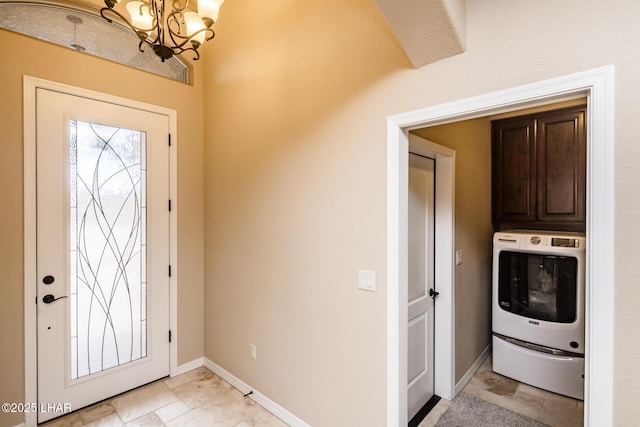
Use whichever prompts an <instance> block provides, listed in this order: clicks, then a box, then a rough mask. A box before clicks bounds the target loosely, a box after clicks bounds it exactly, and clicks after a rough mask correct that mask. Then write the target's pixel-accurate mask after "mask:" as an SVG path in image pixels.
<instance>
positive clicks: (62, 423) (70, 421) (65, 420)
mask: <svg viewBox="0 0 640 427" xmlns="http://www.w3.org/2000/svg"><path fill="white" fill-rule="evenodd" d="M83 425H84V423H83V422H82V419H81V418H80V415H79V414H78V413H77V412H76V413H73V414H69V415H65V416H63V417H59V418H56V419H54V420H51V421H49V422H46V423H44V424H41V427H81V426H83Z"/></svg>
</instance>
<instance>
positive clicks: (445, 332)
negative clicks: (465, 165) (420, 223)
mask: <svg viewBox="0 0 640 427" xmlns="http://www.w3.org/2000/svg"><path fill="white" fill-rule="evenodd" d="M613 73H614V70H613V66H608V67H603V68H599V69H595V70H589V71H585V72H581V73H577V74H573V75H569V76H564V77H559V78H555V79H551V80H546V81H542V82H538V83H533V84H529V85H524V86H520V87H516V88H512V89H508V90H504V91H500V92H495V93H491V94H487V95H482V96H478V97H474V98H470V99H466V100H462V101H456V102H452V103H448V104H444V105H439V106H435V107H429V108H425V109H422V110H417V111H412V112H409V113H405V114H400V115H397V116H392V117H390V118H389V119H388V121H387V123H388V132H387V135H388V136H387V272H388V278H387V286H388V290H387V424H388V425H407V397H406V392H405V391H403V389H404V387H406V379H407V366H406V351H407V336H406V332H404V331H403V329H405V328H404V325H405V323H404V322H406V319H407V312H406V306H405V307H403V305H405V304H404V301H406V289H407V266H406V265H407V263H406V256H407V255H406V249H405V248H406V245H407V231H406V230H407V227H406V221H407V219H406V217H407V199H406V198H407V196H406V193H407V183H406V179H405V178H403V177H406V175H407V164H408V152H409V144H410V139H409V138H410V136H409V131H411V130H413V129H418V128H424V127H429V126H435V125H441V124H447V123H453V122H457V121H461V120H467V119H473V118H479V117H484V116H489V115H495V114H500V113H506V112H509V111H514V110H520V109H523V108H528V107H535V106H540V105H546V104H551V103H555V102H559V101H562V100H568V99H573V98H578V97H585V98H586V99H587V104H588V105H587V108H588V125H587V126H588V130H587V135H588V141H587V147H588V153H587V158H588V164H587V227H586V234H587V236H588V239H589V242H590V244H589V247H588V248H587V257H586V260H587V261H586V264H587V265H586V288H587V289H586V309H585V311H586V317H587V321H586V357H585V413H584V421H585V425H611V424H612V421H613V400H612V390H613V382H612V377H613V352H612V349H613V293H612V292H611V290H610V288H609V286H606V285H605V284H610V283H612V282H613V279H614V267H613V266H614V264H613V240H614V234H613V233H614V215H613V205H614V203H613V202H614V165H613V125H614V123H613V96H614V95H613V93H614V91H613ZM449 216H450V222H451V224H450V225H448V226H449V227H451V230H452V233H451V236H450V237H451V238H450V239H449V240H445V241H441V240H439V239H436V241H437V246H440V245H442V244H444V245H447V246H449V248H448V249H447V250H446V251H443V252H446V253H445V254H444V255H445V256H446V257H447V259H449V260H451V259H452V258H453V239H452V237H453V225H452V222H453V211H451V212H450V213H449ZM439 227H440V225H439V224H438V223H437V224H436V233H437V232H438V228H439ZM437 252H438V247H437V248H436V253H437ZM438 265H439V264H438ZM443 291H445V292H448V293H449V297H448V298H445V301H441V302H440V303H441V304H442V302H445V304H442V305H443V306H444V307H449V308H450V310H449V312H448V313H447V315H448V318H447V319H446V322H445V323H444V324H438V327H437V328H436V331H435V342H436V348H435V390H436V394H439V395H440V396H442V397H444V398H446V399H452V398H453V397H455V372H454V367H455V341H454V339H453V337H454V334H455V322H454V316H453V314H454V308H455V292H454V287H453V270H451V278H450V280H449V281H447V282H443V283H440V292H441V296H442V292H443ZM440 309H441V306H439V307H438V310H437V312H438V311H441V310H440ZM440 342H445V343H447V344H448V345H441V344H439V343H440ZM438 390H443V391H445V392H444V393H438Z"/></svg>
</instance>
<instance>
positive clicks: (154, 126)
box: [25, 77, 177, 425]
mask: <svg viewBox="0 0 640 427" xmlns="http://www.w3.org/2000/svg"><path fill="white" fill-rule="evenodd" d="M36 94H37V102H36ZM126 104H129V105H126ZM36 117H37V120H36ZM175 119H176V116H175V112H174V111H172V110H168V109H164V108H161V107H155V106H150V105H148V104H143V103H137V102H133V101H127V100H124V99H121V98H116V97H112V96H108V95H103V94H99V93H96V92H91V91H86V90H82V89H77V88H73V87H70V86H66V85H60V84H56V83H52V82H47V81H43V80H39V79H33V78H29V77H25V368H26V369H25V382H26V383H25V401H27V402H38V403H39V408H42V407H46V406H47V405H48V404H51V403H70V406H71V409H72V410H75V409H79V408H80V407H82V406H86V405H88V404H91V403H93V402H95V401H98V400H102V399H104V398H106V397H109V396H111V395H114V394H117V393H120V392H122V391H125V390H127V389H130V388H133V387H136V386H139V385H142V384H144V383H147V382H149V381H152V380H154V379H157V378H160V377H163V376H166V375H168V374H175V373H176V371H177V361H176V358H175V355H176V346H175V344H176V340H175V339H173V340H172V342H171V344H169V342H168V341H169V336H168V335H169V330H170V329H171V330H174V331H175V329H176V319H175V314H176V298H175V297H176V292H175V291H176V289H175V278H172V277H169V273H168V269H169V265H171V266H172V269H173V271H174V272H175V270H176V267H177V266H176V264H175V259H176V257H175V241H176V240H175V237H176V228H175V226H176V219H177V218H176V215H175V214H176V213H177V212H176V209H175V201H176V200H175V198H176V194H175V190H176V186H175V180H171V181H170V179H169V176H170V173H175V165H176V163H175V155H173V154H172V155H171V156H170V155H169V152H170V149H169V147H168V135H169V134H170V133H173V132H175V125H176V120H175ZM75 120H77V124H78V129H80V126H81V124H82V123H89V122H91V123H100V124H104V125H107V126H114V127H117V128H124V129H136V130H140V131H142V132H141V133H140V134H141V135H143V137H144V135H146V137H147V142H148V144H147V145H148V147H149V148H148V152H147V154H146V157H147V159H148V162H147V164H148V167H147V169H148V170H147V179H146V182H147V184H145V183H143V184H142V185H141V187H142V188H143V189H146V188H149V190H150V191H149V196H148V197H147V200H148V206H147V207H146V210H147V211H148V214H147V213H144V214H143V215H141V217H144V218H143V220H146V222H147V223H148V230H149V232H148V233H146V239H147V241H148V242H147V243H148V244H147V245H146V246H147V252H148V253H147V255H145V254H144V253H142V254H141V255H140V258H141V259H145V258H146V259H147V260H150V261H151V262H150V263H149V268H147V269H146V270H147V271H146V276H147V279H146V282H147V283H148V288H147V294H148V299H149V303H148V304H144V307H143V305H142V303H141V305H140V307H141V308H140V309H139V311H140V312H143V311H144V309H145V308H146V318H145V317H144V315H143V316H142V318H141V319H142V321H146V320H148V321H149V323H150V325H149V327H148V328H147V327H146V326H138V329H139V330H143V331H148V337H147V338H148V345H146V346H145V345H144V344H138V345H137V347H138V349H140V348H142V347H144V348H146V354H145V351H144V350H141V351H138V353H136V352H135V351H134V350H132V351H131V353H132V354H133V357H132V358H131V360H126V356H125V357H122V354H123V353H127V352H123V351H122V348H123V347H122V346H121V347H120V350H121V351H120V353H113V352H112V354H116V357H117V358H119V359H120V360H119V363H120V364H121V366H114V364H109V363H104V367H103V369H104V371H103V372H97V373H96V369H95V368H92V369H91V374H89V373H88V372H85V373H82V372H80V374H79V375H78V374H77V372H76V374H75V377H74V376H73V375H72V373H71V372H70V371H71V367H70V359H71V357H70V356H71V351H70V339H71V336H72V335H73V334H72V333H71V332H70V331H69V325H70V318H71V314H70V313H71V312H70V311H69V307H70V306H71V303H72V298H77V296H78V295H79V293H78V292H77V290H76V293H75V294H74V295H71V294H69V291H70V283H69V278H70V276H71V272H70V270H72V268H71V263H70V258H72V257H71V256H70V255H69V248H70V247H71V248H73V237H71V236H72V235H74V233H75V231H74V230H70V226H69V225H68V224H67V225H65V224H66V223H67V222H68V219H69V216H70V215H71V214H70V213H69V200H70V198H69V181H70V179H69V178H68V177H69V176H70V175H69V166H68V165H67V166H64V167H63V166H62V164H64V163H68V162H66V161H65V158H67V159H68V158H69V143H68V141H69V133H70V130H69V123H70V121H75ZM78 132H79V131H78ZM134 134H135V132H134ZM174 142H175V138H174ZM36 147H37V150H36ZM36 164H37V166H36ZM36 170H37V171H38V180H37V181H36ZM170 171H171V172H170ZM113 180H114V178H111V181H113ZM107 181H108V180H107ZM104 183H105V180H104V179H102V181H101V185H104ZM36 188H37V189H38V190H37V191H36ZM153 188H155V189H156V190H159V192H157V191H151V189H153ZM143 192H144V191H143ZM153 193H156V194H153ZM36 194H37V198H36ZM169 198H172V199H173V202H174V207H173V208H172V212H171V214H169V210H168V200H169ZM36 212H37V215H36ZM142 212H144V210H143V211H142ZM154 212H157V214H156V213H154ZM121 215H122V214H121ZM36 222H37V227H36ZM36 229H37V233H36ZM116 233H117V231H116V230H115V229H114V230H111V231H108V232H107V234H108V235H115V234H116ZM132 234H135V233H132ZM144 234H145V233H139V235H140V236H141V237H139V238H138V239H141V238H144V237H142V236H144ZM88 240H90V239H88ZM131 240H132V241H133V240H135V239H131ZM130 245H131V243H130ZM93 246H95V244H94V242H89V244H88V247H93ZM121 249H122V248H121ZM138 250H140V245H139V244H138ZM120 252H122V251H120ZM133 258H134V257H130V258H128V259H129V260H132V259H133ZM102 259H103V261H102V263H103V264H104V263H105V262H106V261H104V259H105V258H104V257H103V258H102ZM36 260H37V261H38V262H37V263H36ZM132 263H133V262H132ZM144 264H146V263H144ZM95 265H97V264H94V266H93V267H91V268H95ZM122 265H125V262H120V264H119V266H118V268H119V269H123V268H122V267H121V266H122ZM144 270H145V269H144V268H142V266H140V267H139V268H138V270H136V269H135V267H134V270H133V271H134V272H136V271H138V272H137V273H136V274H137V275H139V274H140V272H144ZM92 271H93V270H92ZM92 274H93V273H92ZM46 275H51V276H53V277H55V280H54V283H52V284H50V285H45V284H44V283H43V280H42V279H43V278H44V276H46ZM85 278H86V277H85ZM121 283H124V281H122V282H121ZM45 295H53V296H54V297H61V296H63V297H64V296H66V298H62V299H59V300H56V301H54V302H52V303H50V304H45V303H44V302H43V298H44V296H45ZM36 298H37V304H34V302H35V301H36ZM115 299H117V298H113V300H115ZM92 301H93V302H94V303H95V302H97V301H98V298H92ZM103 301H108V297H107V299H106V300H103ZM133 301H134V304H133V305H135V303H136V301H135V299H134V300H133ZM96 305H99V304H94V308H96V307H95V306H96ZM134 308H135V307H134ZM99 311H103V312H104V311H105V310H104V304H103V307H101V308H100V309H99ZM36 317H37V320H36ZM109 320H112V319H109ZM65 325H66V326H65ZM104 325H106V326H107V328H109V327H110V326H112V323H111V322H108V321H107V322H104ZM85 326H86V325H85V324H76V328H78V327H79V328H84V327H85ZM87 329H88V328H87ZM98 329H100V328H98ZM114 329H117V328H113V327H111V330H114ZM36 330H37V333H36ZM96 330H97V329H95V328H94V329H92V330H91V332H90V335H92V336H93V335H95V332H96ZM76 335H77V333H76ZM108 335H109V333H107V334H105V336H108ZM174 337H175V334H174ZM105 341H108V339H107V340H105ZM131 341H133V339H131ZM107 347H108V346H107ZM131 347H132V348H133V347H134V346H133V345H132V346H131ZM36 349H38V351H39V352H40V356H38V353H37V352H36ZM86 358H88V356H86ZM94 359H95V357H94ZM105 359H107V358H105ZM94 365H95V363H94ZM116 365H117V364H116ZM98 371H99V370H98ZM43 404H44V406H43ZM65 407H68V406H67V405H65ZM65 409H66V408H65ZM59 415H61V414H60V413H57V412H56V411H53V412H44V413H40V414H39V416H37V415H36V414H33V413H28V414H26V424H27V425H34V424H35V423H36V422H42V421H44V420H47V419H50V418H52V417H56V416H59Z"/></svg>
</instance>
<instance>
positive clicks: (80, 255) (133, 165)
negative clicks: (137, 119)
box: [69, 120, 147, 379]
mask: <svg viewBox="0 0 640 427" xmlns="http://www.w3.org/2000/svg"><path fill="white" fill-rule="evenodd" d="M69 133H70V138H69V169H70V171H69V172H70V194H69V195H70V209H69V213H70V230H71V235H70V242H71V245H70V249H71V254H70V255H71V256H70V261H71V266H70V279H71V284H70V285H71V286H70V290H71V293H70V298H71V301H70V302H71V304H70V310H71V313H70V320H71V334H70V335H71V343H70V345H71V353H70V354H71V379H76V378H81V377H84V376H86V375H90V374H94V373H97V372H101V371H103V370H105V369H109V368H113V367H116V366H119V365H122V364H124V363H128V362H131V361H134V360H137V359H140V358H142V357H145V356H146V354H147V343H146V337H147V334H146V305H147V301H146V277H145V269H144V265H145V252H146V251H145V246H146V242H145V233H144V229H145V217H146V201H145V186H144V183H145V170H146V165H145V144H146V135H145V133H144V132H139V131H133V130H127V129H121V128H116V127H111V126H103V125H99V124H95V123H87V122H82V121H75V120H72V121H71V122H70V132H69Z"/></svg>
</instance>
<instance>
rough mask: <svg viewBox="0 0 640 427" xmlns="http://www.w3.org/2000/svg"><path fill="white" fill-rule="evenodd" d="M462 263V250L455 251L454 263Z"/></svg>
mask: <svg viewBox="0 0 640 427" xmlns="http://www.w3.org/2000/svg"><path fill="white" fill-rule="evenodd" d="M460 264H462V251H461V250H458V251H456V265H460Z"/></svg>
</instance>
